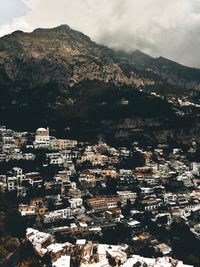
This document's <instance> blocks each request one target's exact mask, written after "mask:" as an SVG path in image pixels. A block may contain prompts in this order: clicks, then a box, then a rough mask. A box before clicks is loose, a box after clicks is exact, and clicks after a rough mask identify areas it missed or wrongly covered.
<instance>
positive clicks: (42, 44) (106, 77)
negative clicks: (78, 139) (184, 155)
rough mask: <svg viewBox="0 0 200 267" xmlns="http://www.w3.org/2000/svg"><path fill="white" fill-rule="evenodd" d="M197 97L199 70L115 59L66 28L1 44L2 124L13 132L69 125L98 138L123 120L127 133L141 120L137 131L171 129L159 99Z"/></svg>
mask: <svg viewBox="0 0 200 267" xmlns="http://www.w3.org/2000/svg"><path fill="white" fill-rule="evenodd" d="M199 89H200V70H199V69H195V68H189V67H185V66H183V65H180V64H178V63H175V62H173V61H170V60H168V59H165V58H162V57H160V58H153V57H151V56H148V55H146V54H144V53H142V52H140V51H138V50H136V51H135V52H133V53H127V52H123V51H114V50H112V49H110V48H108V47H106V46H102V45H98V44H97V43H95V42H93V41H92V40H91V39H90V38H89V37H87V36H86V35H84V34H83V33H81V32H78V31H74V30H72V29H71V28H70V27H69V26H67V25H61V26H59V27H56V28H53V29H36V30H34V31H33V32H32V33H24V32H22V31H16V32H13V33H12V34H9V35H6V36H4V37H2V38H1V39H0V90H1V95H2V97H1V100H0V104H1V109H0V116H1V117H0V119H1V123H4V122H6V123H8V124H9V125H12V126H16V127H23V126H25V125H26V128H27V127H28V128H32V129H34V127H37V125H38V124H44V125H49V126H51V127H55V128H56V127H63V128H64V127H66V126H67V125H70V127H72V128H73V127H74V128H75V129H76V130H77V131H79V128H80V127H83V125H85V122H87V123H89V124H90V123H91V124H95V127H96V131H97V128H99V127H100V126H102V125H103V128H105V125H109V126H106V127H108V128H110V129H111V128H112V127H116V128H118V126H119V125H122V124H123V123H124V122H125V121H127V119H128V120H130V122H129V124H132V126H130V127H133V124H134V122H133V120H134V121H137V120H139V119H141V118H142V119H143V122H142V123H141V125H143V126H145V124H147V125H148V124H149V123H150V122H147V121H146V122H144V121H145V120H149V121H151V123H152V125H154V126H156V125H157V126H159V127H161V128H162V127H172V125H174V124H176V123H175V121H176V119H177V118H176V115H175V112H174V107H173V104H172V103H169V102H168V101H167V99H165V98H166V97H167V96H168V95H174V96H175V97H176V96H177V95H178V94H182V95H186V96H187V95H189V94H191V92H192V93H193V92H194V93H196V92H198V90H199ZM152 92H157V93H159V94H161V95H163V96H164V97H156V96H154V95H153V94H151V93H152ZM30 118H31V120H30ZM152 118H154V119H152ZM161 118H162V119H161ZM158 121H159V122H158ZM191 121H192V120H190V122H191ZM113 122H114V123H113ZM151 123H150V124H151ZM117 124H118V126H116V125H117ZM162 125H163V126H162ZM164 125H165V126H164ZM167 125H168V126H167ZM170 125H171V126H170ZM176 125H177V126H178V125H179V124H176ZM183 125H184V119H182V122H180V127H182V126H183ZM95 127H94V129H93V130H94V131H95ZM119 127H121V126H119ZM125 127H127V125H126V126H125ZM138 127H140V125H138V126H137V128H138ZM133 128H134V127H133Z"/></svg>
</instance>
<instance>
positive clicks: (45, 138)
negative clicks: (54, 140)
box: [34, 128, 50, 148]
mask: <svg viewBox="0 0 200 267" xmlns="http://www.w3.org/2000/svg"><path fill="white" fill-rule="evenodd" d="M49 145H50V137H49V128H47V129H45V128H38V129H37V131H36V135H35V141H34V147H35V148H47V147H49Z"/></svg>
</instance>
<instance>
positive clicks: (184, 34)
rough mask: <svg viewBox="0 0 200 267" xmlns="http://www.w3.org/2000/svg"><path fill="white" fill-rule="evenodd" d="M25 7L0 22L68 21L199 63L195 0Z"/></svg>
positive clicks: (81, 1)
mask: <svg viewBox="0 0 200 267" xmlns="http://www.w3.org/2000/svg"><path fill="white" fill-rule="evenodd" d="M0 1H1V0H0ZM23 2H24V5H25V6H26V8H27V13H26V14H25V15H23V16H20V17H18V18H15V19H13V20H12V21H11V22H10V23H9V24H4V25H2V26H0V35H4V34H6V33H9V32H11V31H14V30H18V29H21V30H24V31H31V30H33V29H34V28H38V27H54V26H58V25H60V24H68V25H69V26H70V27H72V28H74V29H77V30H80V31H82V32H84V33H85V34H87V35H89V36H90V37H91V38H92V39H93V40H95V41H96V42H98V43H102V44H105V45H108V46H109V47H112V48H115V49H123V50H126V51H134V50H135V49H140V50H142V51H144V52H147V53H149V54H151V55H153V56H160V55H162V56H164V57H167V58H170V59H173V60H176V61H178V62H180V63H183V64H186V65H190V66H198V67H200V60H199V59H198V55H199V53H200V1H199V0H167V1H163V0H56V1H55V0H23Z"/></svg>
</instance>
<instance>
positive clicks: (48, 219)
mask: <svg viewBox="0 0 200 267" xmlns="http://www.w3.org/2000/svg"><path fill="white" fill-rule="evenodd" d="M50 132H51V129H50V130H49V129H48V128H38V129H37V130H36V132H35V133H29V132H16V131H14V130H12V129H8V128H6V127H5V126H1V127H0V195H1V200H2V203H7V202H6V201H7V200H8V199H10V200H11V201H12V205H11V206H12V208H13V209H15V210H17V213H18V216H20V218H22V220H23V222H24V225H23V227H24V228H23V229H22V232H23V234H21V236H20V234H19V236H18V238H19V241H20V242H21V243H23V242H29V243H30V244H31V246H32V248H33V249H34V251H35V253H36V254H37V255H38V257H39V259H40V260H42V259H43V260H44V259H45V260H46V262H45V264H46V265H42V266H53V267H60V266H66V267H67V266H82V267H86V266H91V267H106V266H124V267H129V266H130V267H132V266H138V267H139V266H177V267H178V266H187V265H184V264H183V262H184V263H185V264H190V265H195V263H194V262H200V258H199V251H198V246H199V244H200V223H199V222H200V179H199V177H200V162H198V156H199V144H198V143H197V142H196V141H195V140H191V144H190V145H188V146H176V147H173V146H171V145H167V144H165V143H160V144H158V145H157V146H155V147H152V146H147V147H143V146H142V145H141V144H139V143H138V142H134V140H133V143H132V145H131V146H130V147H117V148H116V147H111V146H110V145H109V144H107V143H105V141H104V140H102V139H100V140H99V141H98V143H88V142H81V141H79V140H69V139H67V138H66V139H59V138H56V137H54V136H52V135H51V134H50ZM1 209H2V210H1V214H4V215H5V214H6V204H5V207H4V204H3V205H2V207H1ZM188 238H189V239H188ZM188 240H190V247H188V246H187V242H188ZM0 245H1V247H3V243H2V241H1V242H0ZM4 249H5V248H4ZM184 251H186V252H187V253H186V254H184ZM13 253H15V252H14V251H13ZM5 255H6V253H5ZM5 255H4V256H5ZM139 255H140V256H139ZM185 255H189V257H188V258H185ZM1 260H2V262H3V261H4V260H5V258H3V257H2V258H1ZM70 264H71V265H70ZM198 264H199V263H198ZM196 266H198V265H196Z"/></svg>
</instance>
